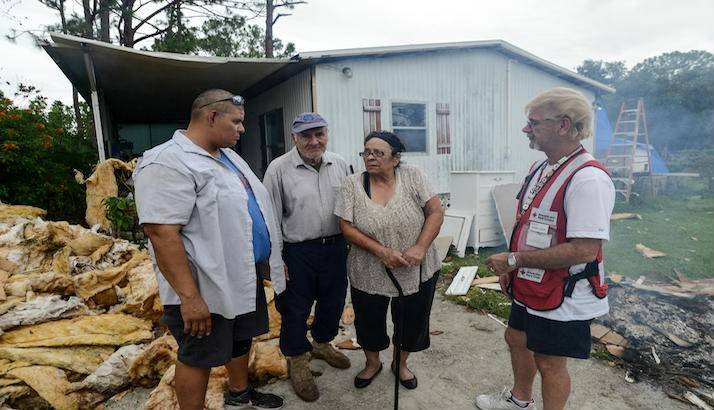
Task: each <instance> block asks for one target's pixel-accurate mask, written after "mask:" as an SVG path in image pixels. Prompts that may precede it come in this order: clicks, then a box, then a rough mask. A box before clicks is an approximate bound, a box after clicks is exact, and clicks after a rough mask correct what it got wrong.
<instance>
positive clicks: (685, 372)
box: [592, 275, 714, 409]
mask: <svg viewBox="0 0 714 410" xmlns="http://www.w3.org/2000/svg"><path fill="white" fill-rule="evenodd" d="M643 279H644V278H640V279H639V280H636V281H633V280H628V279H626V278H622V277H618V276H616V275H615V280H614V281H613V280H612V279H611V278H610V279H609V281H610V292H609V300H610V313H609V314H608V315H607V316H605V317H603V318H601V319H598V322H599V323H598V324H593V326H592V330H593V331H592V334H593V338H594V339H595V340H596V341H599V342H600V343H601V344H602V345H603V346H604V347H605V348H606V349H607V351H608V352H609V353H610V354H612V355H614V356H617V357H619V358H620V359H621V360H622V362H621V363H622V364H623V365H624V367H625V369H626V377H625V378H626V380H627V381H628V382H635V381H636V380H637V379H640V378H647V379H650V380H655V381H657V382H658V384H660V385H661V386H662V387H663V389H664V391H665V392H666V393H667V394H668V395H669V396H670V397H672V398H675V399H678V400H681V401H684V402H686V403H691V404H694V405H696V406H698V407H700V408H702V409H711V408H712V407H711V406H712V405H714V280H711V279H708V280H688V279H685V278H683V277H682V278H680V280H679V281H678V282H676V283H672V284H658V283H653V284H646V283H644V280H643Z"/></svg>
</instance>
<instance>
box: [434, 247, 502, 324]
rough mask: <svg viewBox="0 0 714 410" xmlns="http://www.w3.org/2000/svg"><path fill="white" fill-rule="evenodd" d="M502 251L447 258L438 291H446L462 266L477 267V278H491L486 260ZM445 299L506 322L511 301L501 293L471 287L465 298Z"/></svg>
mask: <svg viewBox="0 0 714 410" xmlns="http://www.w3.org/2000/svg"><path fill="white" fill-rule="evenodd" d="M504 250H505V249H500V248H494V249H487V250H481V253H479V254H478V255H474V254H468V255H466V256H465V257H463V258H459V257H456V256H453V255H450V256H448V257H447V258H446V261H445V262H444V264H443V265H442V268H441V274H442V276H441V280H440V286H439V290H440V291H441V292H442V293H443V292H445V291H446V289H447V288H448V287H449V284H451V281H452V280H453V278H454V276H456V273H457V272H458V271H459V268H461V267H462V266H478V276H479V277H486V276H493V275H494V273H493V272H491V271H490V270H489V269H488V267H487V266H486V258H488V257H489V256H490V255H493V254H494V253H498V252H502V251H504ZM446 298H447V299H448V300H451V301H453V302H456V303H458V304H460V305H464V306H468V307H470V308H472V309H475V310H478V311H480V312H484V313H492V314H494V315H496V316H498V317H500V318H502V319H506V320H507V319H508V316H509V315H510V313H511V300H510V299H509V298H507V297H506V296H505V295H504V294H503V293H501V292H499V291H495V290H488V289H481V288H478V287H473V288H471V290H470V291H469V292H468V293H467V294H466V296H446Z"/></svg>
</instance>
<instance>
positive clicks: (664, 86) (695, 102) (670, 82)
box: [577, 50, 714, 154]
mask: <svg viewBox="0 0 714 410" xmlns="http://www.w3.org/2000/svg"><path fill="white" fill-rule="evenodd" d="M577 71H578V73H580V74H583V75H586V76H588V77H590V78H593V79H595V80H598V81H601V82H604V83H605V84H608V85H611V86H613V87H615V88H616V89H617V93H616V94H614V95H606V96H604V100H605V106H606V108H607V109H608V112H609V114H610V120H611V121H612V123H613V125H614V123H615V120H616V119H617V114H618V112H619V109H620V105H621V103H622V102H623V101H624V100H625V99H629V98H638V97H643V99H644V102H645V111H646V114H647V126H648V132H649V140H650V143H651V144H653V145H654V146H655V147H656V148H657V149H658V150H659V151H660V153H663V154H666V153H667V152H669V151H679V150H682V149H701V148H714V55H713V54H712V53H710V52H707V51H702V50H692V51H688V52H680V51H674V52H670V53H664V54H661V55H659V56H656V57H652V58H648V59H645V60H644V61H642V62H640V63H638V64H636V65H635V66H634V67H632V69H630V70H626V69H625V67H624V64H623V63H622V62H621V61H615V62H603V61H593V60H585V61H584V62H583V64H582V65H581V66H579V67H578V68H577Z"/></svg>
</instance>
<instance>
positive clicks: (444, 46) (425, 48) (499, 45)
mask: <svg viewBox="0 0 714 410" xmlns="http://www.w3.org/2000/svg"><path fill="white" fill-rule="evenodd" d="M470 48H485V49H495V50H498V51H500V52H502V53H504V54H510V55H514V56H517V57H520V58H522V59H524V60H526V61H529V62H531V63H533V64H534V65H536V66H540V67H543V68H545V69H547V70H550V71H554V72H557V73H560V74H561V75H563V76H564V77H566V78H568V79H570V80H571V81H572V82H579V83H582V84H585V85H586V86H589V87H591V88H594V89H597V90H601V91H604V92H607V93H615V92H616V91H617V90H615V88H613V87H610V86H608V85H605V84H603V83H600V82H598V81H595V80H593V79H591V78H588V77H585V76H583V75H581V74H578V73H576V72H574V71H572V70H569V69H567V68H565V67H561V66H559V65H557V64H554V63H551V62H550V61H547V60H544V59H542V58H540V57H538V56H536V55H534V54H531V53H529V52H528V51H525V50H523V49H521V48H519V47H516V46H515V45H513V44H511V43H509V42H507V41H505V40H481V41H462V42H451V43H426V44H406V45H396V46H382V47H363V48H351V49H336V50H323V51H308V52H303V53H299V54H296V55H295V56H294V57H293V58H296V59H302V60H317V62H319V61H325V60H336V59H343V58H352V57H364V56H376V55H389V54H402V53H414V52H430V51H439V50H458V49H470Z"/></svg>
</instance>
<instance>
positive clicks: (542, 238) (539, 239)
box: [526, 230, 553, 249]
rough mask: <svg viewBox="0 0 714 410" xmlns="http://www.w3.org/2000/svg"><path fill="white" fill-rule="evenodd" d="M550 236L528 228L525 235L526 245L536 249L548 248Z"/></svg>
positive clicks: (551, 236)
mask: <svg viewBox="0 0 714 410" xmlns="http://www.w3.org/2000/svg"><path fill="white" fill-rule="evenodd" d="M552 238H553V235H548V234H545V233H540V232H534V231H531V230H528V234H527V235H526V245H528V246H532V247H534V248H538V249H545V248H550V241H551V239H552Z"/></svg>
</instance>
